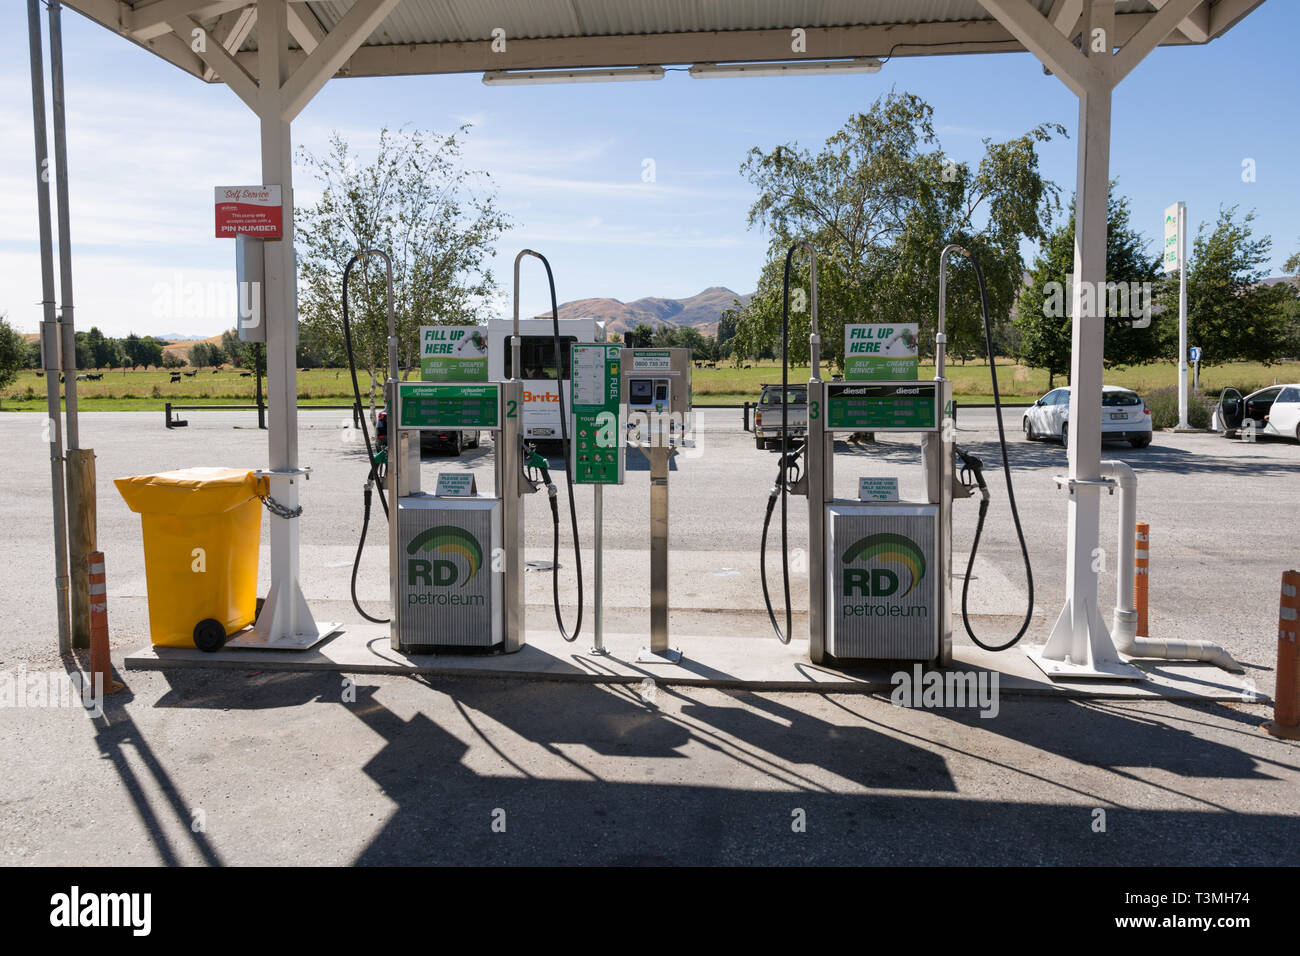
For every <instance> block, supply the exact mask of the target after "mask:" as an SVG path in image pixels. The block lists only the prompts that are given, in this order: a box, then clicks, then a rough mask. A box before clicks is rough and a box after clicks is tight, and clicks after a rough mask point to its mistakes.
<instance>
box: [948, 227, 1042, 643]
mask: <svg viewBox="0 0 1300 956" xmlns="http://www.w3.org/2000/svg"><path fill="white" fill-rule="evenodd" d="M968 256H969V258H970V261H971V265H972V266H974V267H975V281H976V282H977V283H978V285H979V290H980V311H981V312H982V313H983V316H984V352H985V354H986V355H987V356H988V360H989V374H990V375H991V376H992V378H993V408H994V413H995V416H996V418H997V422H998V445H999V447H1000V448H1001V449H1002V473H1003V475H1004V476H1005V477H1006V482H1007V503H1008V504H1009V505H1010V506H1011V520H1012V522H1013V523H1014V524H1015V526H1016V537H1017V538H1018V539H1019V540H1020V556H1021V558H1023V559H1024V562H1025V581H1026V583H1027V585H1028V590H1029V597H1028V602H1027V606H1026V607H1025V620H1024V622H1023V623H1022V624H1021V625H1020V630H1019V631H1017V632H1016V636H1015V637H1013V638H1011V640H1009V641H1007V642H1006V643H1005V644H998V645H996V646H994V645H990V644H985V643H984V642H983V641H981V640H980V639H979V638H978V637H976V636H975V631H974V630H973V629H972V628H971V626H970V615H969V614H968V613H967V610H966V599H967V595H968V594H969V592H970V576H971V569H972V568H974V567H975V552H976V551H978V550H979V546H980V534H981V532H983V530H984V516H985V515H986V514H987V513H988V510H989V494H988V486H986V485H985V484H984V470H983V462H981V461H980V460H979V459H978V458H976V457H975V456H974V455H971V454H968V453H965V452H962V451H961V450H960V449H957V455H958V457H960V458H961V459H962V463H963V472H969V473H972V474H973V475H974V477H975V481H976V482H977V483H978V485H979V489H980V510H979V517H978V519H977V520H976V522H975V540H974V541H973V542H972V543H971V548H970V559H969V560H968V561H967V562H966V578H965V580H964V581H963V582H962V586H961V621H962V624H964V625H965V627H966V633H967V634H968V635H969V636H970V639H971V640H972V641H974V642H975V643H976V644H977V645H978V646H979V647H982V648H983V649H984V650H986V651H1005V650H1006V649H1007V648H1009V647H1014V646H1015V645H1016V644H1017V643H1018V642H1019V641H1020V639H1021V638H1022V637H1024V636H1025V632H1026V631H1028V630H1029V623H1030V620H1031V619H1032V617H1033V614H1034V569H1033V567H1032V566H1031V565H1030V563H1029V548H1028V546H1027V545H1026V544H1025V532H1024V529H1022V528H1021V527H1020V512H1019V510H1018V509H1017V508H1016V492H1015V488H1014V487H1013V485H1012V483H1011V463H1010V462H1009V461H1008V459H1007V436H1006V431H1005V430H1004V429H1003V427H1002V398H1001V396H1000V395H999V393H998V366H997V363H996V362H995V361H994V356H993V331H992V328H991V325H990V322H989V302H988V291H987V289H986V288H985V286H984V270H983V269H981V268H980V263H979V260H978V259H976V258H975V256H974V255H973V254H969V253H968ZM953 447H954V448H956V445H954V446H953ZM967 486H968V487H969V485H967Z"/></svg>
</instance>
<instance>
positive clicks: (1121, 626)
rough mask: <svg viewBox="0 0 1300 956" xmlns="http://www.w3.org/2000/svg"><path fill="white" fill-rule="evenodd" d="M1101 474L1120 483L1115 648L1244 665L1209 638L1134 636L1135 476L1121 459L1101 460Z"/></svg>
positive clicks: (1137, 653)
mask: <svg viewBox="0 0 1300 956" xmlns="http://www.w3.org/2000/svg"><path fill="white" fill-rule="evenodd" d="M1101 474H1102V477H1105V478H1113V479H1115V483H1116V484H1117V485H1119V557H1118V561H1119V569H1118V572H1117V575H1118V580H1117V581H1116V583H1115V617H1114V621H1113V623H1112V626H1111V634H1112V636H1113V637H1114V639H1115V648H1116V649H1117V650H1119V651H1120V652H1121V653H1124V654H1127V655H1128V656H1129V657H1139V658H1143V657H1146V658H1151V657H1154V658H1160V659H1162V660H1168V661H1206V662H1207V663H1210V664H1214V665H1215V666H1217V667H1222V668H1223V669H1224V670H1226V671H1233V672H1235V673H1238V674H1240V673H1242V672H1243V671H1244V668H1243V667H1242V666H1241V665H1240V664H1238V663H1237V662H1236V661H1235V660H1233V658H1232V655H1231V654H1229V653H1228V652H1227V651H1225V650H1224V649H1223V648H1222V647H1220V646H1219V645H1218V644H1215V643H1213V642H1211V641H1173V640H1157V639H1155V638H1149V637H1138V636H1137V609H1136V608H1135V607H1134V606H1133V576H1134V571H1133V552H1134V543H1133V535H1134V529H1135V527H1136V526H1137V475H1136V474H1135V473H1134V471H1133V469H1132V468H1130V467H1129V466H1128V465H1127V464H1125V463H1124V462H1122V461H1103V462H1101Z"/></svg>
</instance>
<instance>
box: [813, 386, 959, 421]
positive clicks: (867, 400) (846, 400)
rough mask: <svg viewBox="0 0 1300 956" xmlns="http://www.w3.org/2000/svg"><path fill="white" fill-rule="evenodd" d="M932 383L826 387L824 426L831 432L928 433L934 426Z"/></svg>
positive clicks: (934, 407) (933, 388)
mask: <svg viewBox="0 0 1300 956" xmlns="http://www.w3.org/2000/svg"><path fill="white" fill-rule="evenodd" d="M936 404H937V402H936V400H935V385H934V383H933V382H878V383H873V384H870V385H867V384H863V385H855V384H851V383H848V382H833V383H831V384H829V385H827V386H826V406H827V407H826V427H827V428H829V429H831V430H832V431H861V432H889V431H894V432H929V431H934V430H935V429H936V428H937V427H938V425H937V421H938V415H937V409H936Z"/></svg>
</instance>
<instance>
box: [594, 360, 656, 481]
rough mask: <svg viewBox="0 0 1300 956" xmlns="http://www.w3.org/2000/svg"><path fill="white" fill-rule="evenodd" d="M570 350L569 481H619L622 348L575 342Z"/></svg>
mask: <svg viewBox="0 0 1300 956" xmlns="http://www.w3.org/2000/svg"><path fill="white" fill-rule="evenodd" d="M571 349H572V355H571V357H572V362H571V367H572V369H573V391H572V394H573V480H574V482H575V483H576V484H579V485H618V484H622V482H623V460H624V459H623V455H624V450H623V435H622V434H621V432H620V430H619V427H618V414H619V406H620V403H621V393H622V387H623V379H622V360H621V354H622V349H620V348H619V347H618V346H617V345H579V344H577V343H574V344H573V345H572V346H571ZM665 354H666V353H665Z"/></svg>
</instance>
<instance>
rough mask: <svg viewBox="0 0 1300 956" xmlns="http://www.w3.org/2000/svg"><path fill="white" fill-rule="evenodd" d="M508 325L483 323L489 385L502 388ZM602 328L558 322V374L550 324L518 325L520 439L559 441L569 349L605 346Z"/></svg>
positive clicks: (508, 370) (508, 374) (507, 366)
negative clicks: (595, 344)
mask: <svg viewBox="0 0 1300 956" xmlns="http://www.w3.org/2000/svg"><path fill="white" fill-rule="evenodd" d="M513 334H514V322H513V321H512V320H511V319H489V320H488V379H490V380H491V381H493V382H502V381H505V380H506V379H509V378H512V377H513V373H514V370H513V368H512V367H511V352H510V337H511V336H512V335H513ZM604 341H605V323H604V322H600V321H597V320H596V319H561V320H560V352H561V364H562V368H557V363H556V361H555V330H554V326H553V325H552V323H551V320H550V319H520V320H519V365H520V371H519V378H520V379H522V380H523V383H524V438H526V439H528V440H530V441H558V440H559V438H560V396H559V392H558V388H559V387H561V386H562V387H563V388H564V407H565V409H566V410H568V409H571V408H572V407H573V406H572V404H571V403H572V401H573V394H572V392H571V390H570V379H571V370H570V368H569V361H570V355H569V346H570V345H572V344H573V343H574V342H580V343H581V342H604Z"/></svg>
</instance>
